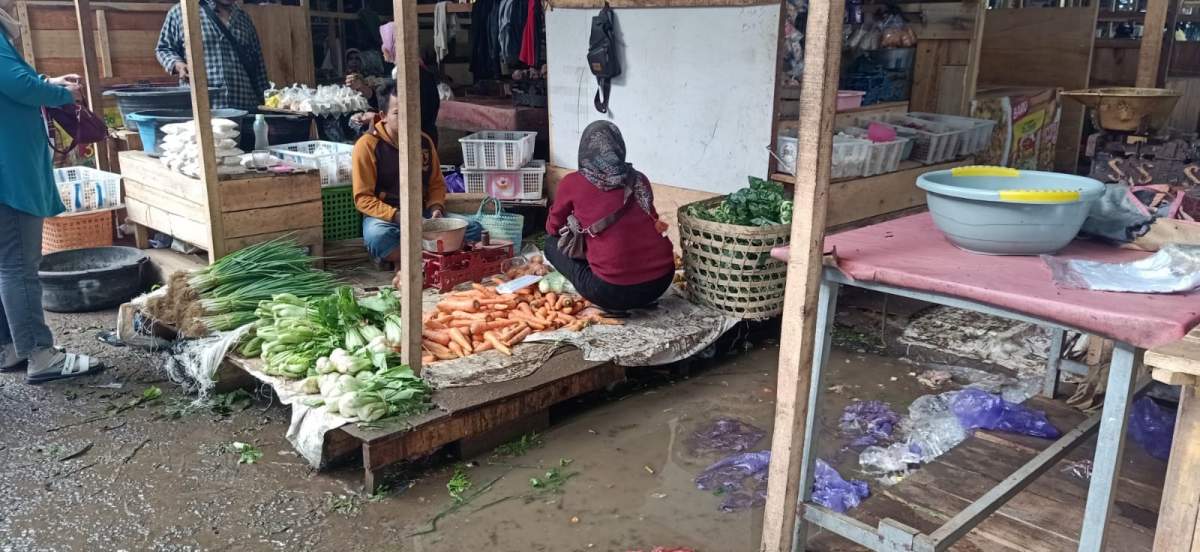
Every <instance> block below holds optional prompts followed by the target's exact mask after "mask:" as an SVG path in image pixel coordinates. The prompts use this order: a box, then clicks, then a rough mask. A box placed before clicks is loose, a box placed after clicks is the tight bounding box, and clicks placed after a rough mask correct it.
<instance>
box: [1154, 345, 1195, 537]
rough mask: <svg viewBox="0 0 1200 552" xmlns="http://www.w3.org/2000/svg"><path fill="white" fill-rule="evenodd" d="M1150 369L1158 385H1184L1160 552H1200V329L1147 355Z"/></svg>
mask: <svg viewBox="0 0 1200 552" xmlns="http://www.w3.org/2000/svg"><path fill="white" fill-rule="evenodd" d="M1145 362H1146V366H1149V367H1150V368H1151V369H1152V370H1153V376H1154V379H1155V380H1158V381H1161V382H1163V383H1168V384H1171V385H1179V386H1181V389H1180V394H1179V395H1180V396H1179V413H1178V415H1177V416H1176V418H1175V438H1174V440H1172V442H1171V459H1170V460H1169V461H1168V463H1167V481H1166V484H1165V485H1164V486H1163V496H1162V506H1161V508H1159V512H1158V530H1157V531H1155V533H1154V550H1155V552H1176V551H1177V552H1184V551H1188V550H1200V532H1198V531H1197V528H1198V527H1200V470H1197V468H1196V467H1197V465H1200V405H1198V404H1197V387H1198V386H1200V328H1197V329H1195V330H1192V332H1191V333H1189V334H1188V335H1187V336H1186V337H1184V338H1183V339H1181V340H1179V341H1176V342H1175V343H1171V344H1168V345H1164V346H1162V347H1156V348H1154V349H1150V350H1149V351H1146V360H1145Z"/></svg>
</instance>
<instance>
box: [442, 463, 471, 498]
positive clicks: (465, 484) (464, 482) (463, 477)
mask: <svg viewBox="0 0 1200 552" xmlns="http://www.w3.org/2000/svg"><path fill="white" fill-rule="evenodd" d="M471 486H472V483H471V475H470V474H468V473H467V470H466V468H464V467H463V465H462V464H459V465H457V466H454V474H453V475H451V476H450V481H448V482H446V490H447V491H448V492H449V493H450V498H451V499H453V500H454V503H455V504H462V502H463V500H464V499H465V498H466V493H467V491H469V490H471Z"/></svg>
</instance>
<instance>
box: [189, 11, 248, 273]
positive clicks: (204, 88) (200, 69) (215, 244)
mask: <svg viewBox="0 0 1200 552" xmlns="http://www.w3.org/2000/svg"><path fill="white" fill-rule="evenodd" d="M200 1H201V0H183V1H182V2H181V9H182V10H183V42H184V44H185V45H186V46H187V65H188V74H189V75H191V79H190V80H191V85H192V120H193V121H195V122H196V139H197V141H198V142H199V144H198V146H197V147H199V148H200V180H202V181H204V190H205V194H204V195H205V198H206V200H207V201H208V227H209V232H210V233H211V234H212V243H211V244H210V245H209V248H208V261H209V262H213V261H216V260H217V259H219V258H221V257H223V256H225V253H226V251H225V220H224V218H223V217H222V216H221V198H220V195H219V194H220V187H219V186H218V183H217V150H216V144H215V142H214V141H213V132H212V104H211V103H209V100H208V71H207V70H206V68H205V67H204V40H203V38H202V37H201V32H200ZM243 124H246V123H245V122H243Z"/></svg>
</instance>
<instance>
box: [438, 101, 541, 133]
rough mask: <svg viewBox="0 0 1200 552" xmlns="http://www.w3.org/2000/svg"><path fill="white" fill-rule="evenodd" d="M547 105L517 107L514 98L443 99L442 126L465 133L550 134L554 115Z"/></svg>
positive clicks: (440, 120) (441, 110) (440, 112)
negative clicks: (495, 131)
mask: <svg viewBox="0 0 1200 552" xmlns="http://www.w3.org/2000/svg"><path fill="white" fill-rule="evenodd" d="M547 113H548V112H547V111H546V108H543V107H517V106H514V105H513V103H512V100H511V99H502V98H480V97H475V96H468V97H465V98H458V99H455V100H447V101H444V102H442V104H441V108H440V109H439V110H438V120H437V124H438V126H439V127H442V128H448V129H451V130H461V131H464V132H477V131H480V130H526V131H534V132H537V133H538V137H539V138H541V137H543V136H548V135H549V127H550V117H549V115H548V114H547Z"/></svg>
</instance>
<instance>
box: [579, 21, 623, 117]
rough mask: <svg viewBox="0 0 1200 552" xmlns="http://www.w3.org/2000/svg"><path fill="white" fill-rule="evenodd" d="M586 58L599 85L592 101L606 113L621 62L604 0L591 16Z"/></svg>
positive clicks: (614, 30)
mask: <svg viewBox="0 0 1200 552" xmlns="http://www.w3.org/2000/svg"><path fill="white" fill-rule="evenodd" d="M587 60H588V66H589V67H591V69H592V74H593V75H595V76H596V83H597V84H598V85H599V86H600V89H599V90H597V91H596V97H595V99H593V100H592V103H593V104H594V105H595V106H596V111H599V112H600V113H608V99H609V92H610V90H611V89H612V80H613V79H615V78H617V77H619V76H621V62H620V60H619V59H618V57H617V38H616V23H615V21H614V20H613V10H612V8H611V7H609V5H608V2H605V3H604V7H603V8H601V9H600V13H599V14H598V15H596V16H595V17H593V18H592V34H591V36H590V37H589V40H588V54H587Z"/></svg>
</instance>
